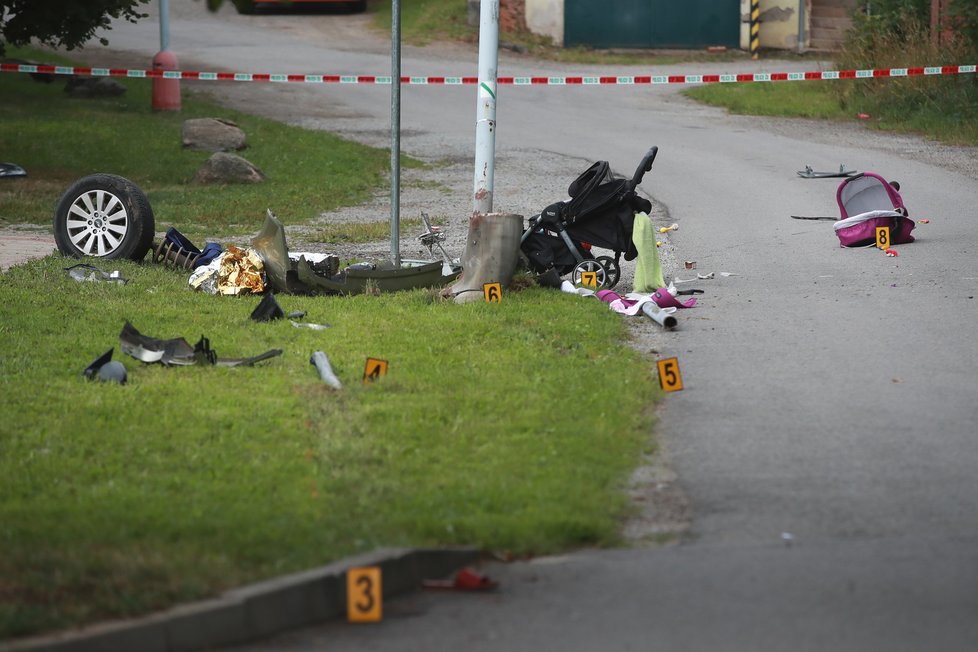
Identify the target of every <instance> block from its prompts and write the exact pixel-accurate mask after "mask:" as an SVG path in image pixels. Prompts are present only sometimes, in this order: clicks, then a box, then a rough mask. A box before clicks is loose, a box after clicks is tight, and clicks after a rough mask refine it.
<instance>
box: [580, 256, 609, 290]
mask: <svg viewBox="0 0 978 652" xmlns="http://www.w3.org/2000/svg"><path fill="white" fill-rule="evenodd" d="M591 274H594V276H593V277H592V276H591ZM571 282H572V283H573V284H574V285H584V286H592V282H593V287H594V289H595V290H600V289H603V288H607V287H608V272H607V270H605V268H604V266H603V265H602V264H601V263H599V262H598V261H597V260H596V259H590V260H582V261H581V262H579V263H577V265H576V266H575V267H574V271H573V272H571Z"/></svg>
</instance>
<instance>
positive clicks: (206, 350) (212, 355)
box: [194, 335, 282, 367]
mask: <svg viewBox="0 0 978 652" xmlns="http://www.w3.org/2000/svg"><path fill="white" fill-rule="evenodd" d="M280 355H282V349H269V350H268V351H265V352H264V353H259V354H258V355H255V356H252V357H250V358H219V357H217V351H215V350H214V349H212V348H211V341H210V340H209V339H207V338H206V337H204V336H203V335H201V336H200V339H199V340H198V341H197V343H196V344H195V345H194V357H195V358H196V359H197V360H198V361H199V362H202V363H206V364H211V365H216V366H218V367H251V366H253V365H254V364H255V363H256V362H261V361H262V360H268V359H269V358H275V357H277V356H280Z"/></svg>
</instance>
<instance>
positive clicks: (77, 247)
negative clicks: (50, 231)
mask: <svg viewBox="0 0 978 652" xmlns="http://www.w3.org/2000/svg"><path fill="white" fill-rule="evenodd" d="M155 228H156V224H155V221H154V219H153V209H152V208H151V207H150V205H149V200H147V199H146V195H144V194H143V191H142V190H140V189H139V188H138V187H137V186H136V184H134V183H133V182H131V181H129V180H128V179H125V178H123V177H119V176H116V175H114V174H102V173H99V174H92V175H90V176H87V177H82V178H81V179H79V180H78V181H76V182H75V183H73V184H72V185H71V187H70V188H68V190H66V191H65V193H64V194H63V195H62V196H61V199H60V201H58V207H57V208H56V209H55V211H54V241H55V242H56V243H57V245H58V251H60V252H61V253H62V254H63V255H65V256H70V257H72V258H81V257H82V256H92V257H96V258H106V259H116V258H128V259H130V260H137V261H138V260H142V259H143V258H144V257H145V256H146V252H147V251H149V249H150V246H151V245H152V242H153V236H154V235H155V234H156V232H155Z"/></svg>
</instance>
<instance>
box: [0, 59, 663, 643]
mask: <svg viewBox="0 0 978 652" xmlns="http://www.w3.org/2000/svg"><path fill="white" fill-rule="evenodd" d="M21 56H25V55H24V54H21ZM26 56H28V57H29V58H34V57H30V53H26ZM146 84H147V82H145V81H140V82H136V81H133V82H131V83H130V84H129V92H128V93H127V94H126V96H125V97H124V98H122V99H114V100H100V101H88V102H82V101H77V100H69V99H67V98H65V97H63V94H62V91H61V84H60V83H58V84H52V85H42V84H37V83H34V82H32V81H30V79H29V78H28V77H27V76H26V75H13V74H4V75H0V92H2V93H3V98H4V101H3V104H2V105H0V120H2V124H3V125H4V127H3V129H2V130H0V151H2V152H3V153H4V159H5V160H7V159H9V160H11V161H15V162H17V163H19V164H21V165H23V166H24V167H25V168H26V169H27V170H28V172H29V174H30V176H29V177H28V178H26V179H19V180H16V181H10V182H9V183H6V184H4V185H0V224H13V223H21V222H33V223H38V224H45V225H46V224H50V221H51V212H52V211H53V205H54V203H55V201H56V200H57V198H58V196H59V195H60V193H61V192H63V190H64V188H66V187H67V186H68V185H69V184H70V182H71V181H73V180H74V179H76V178H78V177H80V176H83V175H85V174H88V173H91V172H95V171H106V172H112V173H115V174H120V175H122V176H126V177H129V178H131V179H133V180H134V181H136V182H137V183H138V184H139V185H140V186H141V187H142V188H143V189H144V191H146V193H147V195H148V197H149V199H150V201H151V203H152V205H153V208H154V211H155V213H156V216H157V228H158V230H159V229H162V228H164V227H165V226H166V225H168V224H173V225H177V226H178V227H179V228H180V230H181V231H182V232H184V233H185V234H187V235H188V236H189V237H191V239H196V240H197V241H201V236H205V237H206V239H208V240H211V241H219V242H222V241H223V242H224V243H225V244H226V243H227V242H226V240H225V237H228V238H232V239H239V238H240V236H241V235H243V234H253V233H255V231H256V229H257V225H258V223H259V220H260V219H262V218H263V217H264V212H265V208H267V207H271V208H272V209H273V210H274V211H275V212H276V213H277V214H278V215H279V216H280V217H282V216H285V220H286V221H288V222H290V223H300V224H301V223H303V222H304V221H305V222H308V221H309V220H311V219H312V218H313V217H315V216H316V215H318V214H319V213H320V212H321V211H326V210H329V209H330V208H333V207H336V206H341V205H346V204H350V203H354V202H357V201H359V200H360V199H362V198H364V197H367V196H368V195H369V194H371V193H373V192H376V190H377V188H376V186H377V185H384V183H385V179H386V169H387V165H388V162H389V158H388V154H387V153H386V152H384V151H380V150H374V149H370V148H366V147H361V146H359V145H355V144H352V143H349V142H346V141H342V140H340V139H338V138H335V137H333V136H330V135H329V134H325V133H320V132H310V131H304V130H300V129H297V128H291V127H286V126H283V125H278V124H275V123H273V122H269V121H265V120H259V119H256V118H251V117H249V116H246V115H242V114H238V113H235V112H232V111H227V110H224V109H220V108H218V107H215V106H213V105H209V104H206V103H204V102H200V101H198V100H196V99H194V98H192V97H187V95H186V94H185V96H184V104H183V106H184V110H183V111H182V112H181V113H180V114H179V115H173V114H166V113H159V114H158V113H153V112H151V111H150V110H149V108H148V107H149V106H150V101H149V97H148V95H147V93H148V90H147V89H148V86H147V85H146ZM215 113H216V114H217V115H220V116H222V117H229V118H231V119H233V120H235V121H237V122H239V124H241V125H242V126H243V127H244V128H245V131H246V132H247V133H248V135H249V139H250V141H251V147H250V149H248V150H246V152H245V154H246V156H248V157H249V158H251V159H252V160H254V161H255V162H256V163H258V164H259V165H260V166H261V167H262V168H263V169H265V171H266V172H268V173H269V174H270V177H271V180H270V181H269V182H268V183H266V184H263V185H262V186H261V187H260V188H257V189H256V188H253V187H245V186H227V187H216V188H215V187H210V188H197V187H193V186H190V185H188V184H187V179H188V178H189V176H190V175H191V174H192V173H193V171H194V170H195V169H196V167H197V165H199V163H200V161H201V160H202V159H203V157H204V156H206V155H205V154H199V153H192V152H185V151H182V150H181V149H180V147H179V122H180V121H181V120H182V119H185V118H187V117H191V116H196V115H214V114H215ZM133 134H140V136H139V137H138V138H136V137H134V136H133ZM435 221H436V222H437V221H438V220H437V219H436V220H435ZM406 222H407V224H408V225H409V226H420V224H419V223H418V222H417V220H414V221H412V220H407V221H406ZM321 230H322V232H321V233H319V234H318V236H320V237H322V238H323V239H324V240H330V239H331V241H335V242H351V241H352V242H362V241H365V240H373V239H375V238H377V237H384V236H386V235H387V224H386V223H378V224H363V225H339V224H337V225H327V226H325V227H322V229H321ZM75 262H77V261H74V260H66V259H62V258H60V257H54V256H52V257H48V258H44V259H41V260H38V261H33V262H30V263H27V264H24V265H19V266H15V267H14V268H12V269H11V270H9V271H7V272H6V273H4V274H3V275H2V281H3V282H2V283H0V303H2V305H3V306H4V309H3V311H2V312H0V639H7V638H12V637H18V636H23V635H27V634H31V633H35V632H43V631H51V630H56V629H61V628H65V627H68V626H71V625H76V624H82V623H91V622H94V621H99V620H103V619H108V618H117V617H125V616H131V615H136V614H142V613H146V612H149V611H152V610H156V609H161V608H164V607H166V606H169V605H172V604H174V603H177V602H181V601H187V600H193V599H197V598H201V597H204V596H208V595H213V594H215V593H217V592H219V591H221V590H223V589H226V588H229V587H232V586H238V585H241V584H244V583H247V582H251V581H255V580H259V579H263V578H267V577H270V576H274V575H278V574H282V573H287V572H291V571H297V570H301V569H306V568H309V567H313V566H317V565H320V564H324V563H328V562H330V561H332V560H335V559H337V558H341V557H343V556H346V555H349V554H351V553H356V552H360V551H364V550H370V549H373V548H376V547H380V546H400V545H404V546H410V545H441V544H466V545H473V546H477V547H479V548H482V549H486V550H500V551H508V552H511V553H514V554H535V553H548V552H556V551H560V550H566V549H569V548H573V547H576V546H580V545H597V546H610V545H615V544H618V543H620V538H619V537H620V523H621V520H622V519H623V518H624V517H626V516H627V515H628V514H629V513H630V511H631V509H632V508H631V506H630V505H629V504H628V502H627V500H626V498H625V494H624V492H623V487H624V484H625V483H626V481H627V478H628V477H629V474H630V471H631V470H632V469H633V468H634V467H635V465H636V464H637V463H638V460H639V459H640V457H641V454H642V453H647V452H649V451H650V450H652V449H654V444H653V439H652V434H651V427H652V417H651V406H652V405H654V403H655V401H656V400H657V398H658V396H659V389H658V387H657V384H656V383H655V382H654V378H655V375H654V367H653V365H652V364H651V362H650V361H649V360H647V359H644V358H642V357H641V356H640V355H639V354H638V353H636V352H635V351H634V350H633V349H631V348H629V347H627V346H626V345H625V344H623V341H624V340H625V339H626V338H627V331H626V328H625V325H624V322H623V320H622V318H621V317H620V316H618V315H615V314H613V313H611V312H610V311H608V310H606V309H605V308H602V306H601V304H599V303H597V302H593V303H592V302H589V301H583V300H581V299H579V298H578V297H574V296H570V295H566V294H563V293H559V292H554V291H553V290H544V289H540V288H535V287H531V288H529V289H525V290H523V291H519V292H516V291H514V292H507V293H506V294H505V295H504V299H503V301H502V303H500V304H498V305H496V304H485V303H473V304H468V305H464V306H458V305H455V304H454V303H452V302H446V301H443V300H441V299H440V298H439V295H438V294H437V292H436V291H414V292H405V293H398V294H388V295H381V296H359V297H346V298H341V297H312V296H280V297H279V302H280V303H281V305H282V306H283V307H284V308H285V309H286V310H287V311H293V310H302V311H305V312H306V313H307V315H308V317H307V319H308V320H309V321H312V322H318V323H328V324H330V325H331V328H329V329H327V330H325V331H311V330H307V329H298V328H293V327H292V326H291V325H290V324H289V323H288V321H285V320H281V321H278V322H272V323H256V322H254V321H252V320H250V318H249V315H250V313H251V311H252V310H253V309H254V307H255V306H256V305H257V303H258V300H259V299H258V297H250V296H248V297H215V296H210V295H203V294H199V293H194V292H192V291H191V290H190V289H189V288H188V286H187V279H186V276H185V275H184V274H181V273H179V272H174V271H172V270H169V269H167V268H164V267H162V266H159V265H152V264H149V263H146V264H136V263H132V262H129V261H89V262H93V263H95V264H98V265H99V266H101V267H103V268H106V269H119V270H121V271H122V273H123V275H124V276H125V277H126V278H128V279H130V282H129V283H128V284H127V285H123V286H120V285H115V284H102V283H77V282H75V281H73V280H71V279H70V278H69V277H68V275H67V274H66V273H65V271H64V268H65V267H67V266H69V265H70V264H73V263H75ZM127 320H129V321H131V322H132V324H133V325H134V326H135V327H136V328H137V329H139V330H140V331H141V332H143V333H144V334H145V335H148V336H151V337H156V338H161V339H170V338H178V337H182V338H185V339H186V340H187V341H188V342H189V343H190V344H193V343H194V342H196V341H197V340H198V338H200V337H201V336H202V335H206V336H207V337H208V338H209V339H210V341H211V345H212V347H213V348H214V349H215V350H216V351H217V353H218V355H219V356H221V357H243V356H250V355H255V354H258V353H261V352H263V351H266V350H268V349H271V348H281V349H283V350H284V354H283V355H282V356H281V357H277V358H273V359H271V360H268V361H265V362H262V363H260V364H259V365H257V366H255V367H241V368H225V367H203V366H193V367H174V368H164V367H161V366H159V365H145V364H142V363H140V362H137V361H136V360H134V359H132V358H129V357H127V356H125V355H124V354H122V353H121V351H120V350H119V346H118V344H119V340H118V334H119V331H120V330H121V328H122V326H123V324H124V323H125V322H126V321H127ZM112 347H114V348H115V356H114V358H115V359H116V360H118V361H121V362H122V363H123V364H124V365H125V366H126V368H127V369H128V374H129V382H128V384H126V385H124V386H119V385H115V384H103V383H98V382H90V381H87V380H85V379H84V378H83V377H82V370H83V369H84V368H85V367H86V366H87V365H88V364H89V363H90V362H92V361H93V360H94V359H95V358H96V357H97V356H99V355H100V354H102V353H103V352H105V351H106V350H107V349H109V348H112ZM316 350H323V351H325V352H327V354H328V355H329V358H330V360H331V362H332V365H333V368H334V370H335V371H336V373H337V375H338V376H339V377H340V378H341V380H342V381H343V383H344V385H345V387H344V389H342V390H340V391H334V390H331V389H330V388H328V387H327V386H326V385H325V384H324V383H322V381H321V380H320V379H319V377H318V375H317V373H316V371H315V368H314V367H313V366H312V365H311V364H310V363H309V357H310V355H311V353H312V352H313V351H316ZM368 356H369V357H378V358H382V359H385V360H388V361H389V363H390V371H389V373H388V375H387V376H386V377H385V378H383V379H381V380H380V381H379V382H377V383H374V384H371V385H364V384H362V382H361V378H362V374H363V367H364V364H365V361H366V358H367V357H368Z"/></svg>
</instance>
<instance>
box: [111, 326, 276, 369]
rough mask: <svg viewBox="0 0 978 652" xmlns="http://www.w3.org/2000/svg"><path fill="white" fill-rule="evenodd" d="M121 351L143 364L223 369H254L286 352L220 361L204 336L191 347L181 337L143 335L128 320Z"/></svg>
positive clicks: (123, 330)
mask: <svg viewBox="0 0 978 652" xmlns="http://www.w3.org/2000/svg"><path fill="white" fill-rule="evenodd" d="M119 348H120V349H121V350H122V352H123V353H126V354H128V355H130V356H132V357H134V358H136V359H137V360H139V361H141V362H146V363H153V362H159V363H161V364H164V365H166V366H168V367H169V366H188V365H193V364H197V363H201V364H210V365H217V366H220V367H237V366H242V365H244V366H251V365H253V364H255V363H256V362H261V361H262V360H267V359H269V358H274V357H276V356H279V355H282V349H269V350H268V351H265V352H264V353H261V354H259V355H256V356H252V357H250V358H218V357H217V352H216V351H214V350H213V349H211V346H210V340H209V339H207V338H206V337H204V336H203V335H201V337H200V340H198V341H197V344H196V345H194V346H190V344H189V343H187V340H185V339H183V338H182V337H177V338H173V339H169V340H160V339H157V338H155V337H147V336H146V335H143V334H142V333H140V332H139V331H138V330H136V328H135V327H134V326H133V325H132V324H130V323H129V322H128V321H127V322H126V324H125V325H124V326H123V327H122V331H121V332H120V333H119Z"/></svg>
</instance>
